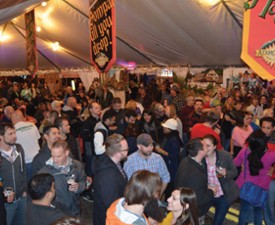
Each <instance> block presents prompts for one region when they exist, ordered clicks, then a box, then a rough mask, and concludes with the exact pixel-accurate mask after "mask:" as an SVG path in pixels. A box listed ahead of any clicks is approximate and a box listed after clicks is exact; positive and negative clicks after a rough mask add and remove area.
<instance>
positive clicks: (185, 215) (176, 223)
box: [161, 187, 199, 225]
mask: <svg viewBox="0 0 275 225" xmlns="http://www.w3.org/2000/svg"><path fill="white" fill-rule="evenodd" d="M167 201H168V207H167V209H168V210H169V211H170V213H168V215H167V216H166V218H165V219H164V220H163V221H162V223H161V225H199V221H198V209H197V203H196V202H197V200H196V194H195V192H194V191H193V190H192V189H190V188H185V187H182V188H179V189H176V190H174V191H173V192H172V194H171V196H170V198H168V200H167Z"/></svg>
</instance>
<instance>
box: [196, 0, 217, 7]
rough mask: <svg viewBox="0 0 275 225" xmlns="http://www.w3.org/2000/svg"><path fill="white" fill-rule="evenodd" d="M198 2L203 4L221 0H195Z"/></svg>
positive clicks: (212, 3) (211, 3)
mask: <svg viewBox="0 0 275 225" xmlns="http://www.w3.org/2000/svg"><path fill="white" fill-rule="evenodd" d="M197 1H198V2H199V3H200V4H204V5H210V6H212V5H216V4H217V3H218V2H220V1H221V0H197Z"/></svg>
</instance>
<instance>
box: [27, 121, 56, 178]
mask: <svg viewBox="0 0 275 225" xmlns="http://www.w3.org/2000/svg"><path fill="white" fill-rule="evenodd" d="M43 137H44V139H45V140H46V143H44V145H43V146H42V148H41V149H40V150H39V152H38V154H37V155H36V156H35V157H34V159H33V161H32V174H33V175H35V174H36V173H37V172H38V171H39V170H40V169H42V168H43V167H44V166H45V165H46V161H47V160H48V159H49V158H51V148H52V145H53V143H54V142H56V141H57V140H60V131H59V129H58V127H57V126H55V125H49V126H45V127H44V129H43Z"/></svg>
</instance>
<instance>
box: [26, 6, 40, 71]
mask: <svg viewBox="0 0 275 225" xmlns="http://www.w3.org/2000/svg"><path fill="white" fill-rule="evenodd" d="M25 24H26V63H27V70H28V71H29V72H30V73H31V75H32V76H34V75H35V73H36V71H37V69H38V59H37V49H36V36H35V35H36V27H35V14H34V10H32V11H30V12H28V13H26V14H25Z"/></svg>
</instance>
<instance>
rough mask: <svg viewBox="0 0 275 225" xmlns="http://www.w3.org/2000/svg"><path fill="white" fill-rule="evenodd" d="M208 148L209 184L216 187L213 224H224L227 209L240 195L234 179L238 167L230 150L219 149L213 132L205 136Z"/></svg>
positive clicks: (205, 143)
mask: <svg viewBox="0 0 275 225" xmlns="http://www.w3.org/2000/svg"><path fill="white" fill-rule="evenodd" d="M203 144H204V147H205V148H206V150H207V156H206V158H205V161H206V165H207V179H208V185H209V186H212V187H215V189H216V192H215V196H214V203H213V205H214V206H215V215H214V218H213V223H212V225H220V224H223V221H224V219H225V216H226V214H227V211H228V209H229V207H230V205H231V203H233V202H234V201H235V200H236V199H237V198H238V196H239V188H238V186H237V184H236V183H235V181H234V180H233V179H234V178H235V177H236V176H237V168H236V166H235V165H234V163H233V160H232V157H231V156H230V154H229V152H227V151H225V150H217V144H218V140H217V139H216V138H215V137H214V136H213V135H211V134H207V135H206V136H204V137H203Z"/></svg>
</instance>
